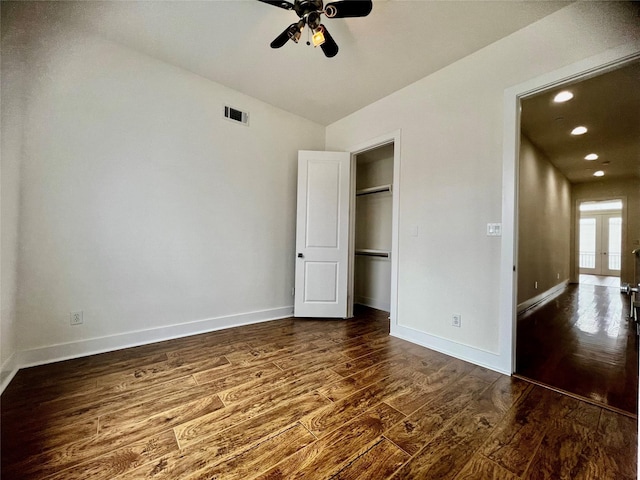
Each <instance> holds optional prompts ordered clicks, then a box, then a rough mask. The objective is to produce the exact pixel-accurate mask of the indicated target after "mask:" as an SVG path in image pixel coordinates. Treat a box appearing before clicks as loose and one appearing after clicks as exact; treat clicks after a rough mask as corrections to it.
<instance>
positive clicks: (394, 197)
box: [347, 130, 401, 328]
mask: <svg viewBox="0 0 640 480" xmlns="http://www.w3.org/2000/svg"><path fill="white" fill-rule="evenodd" d="M400 136H401V131H400V130H395V131H393V132H389V133H386V134H383V135H380V136H378V137H375V138H372V139H370V140H367V141H366V142H363V143H360V144H358V145H355V146H353V147H351V148H349V149H347V151H348V152H349V153H350V154H351V193H350V210H349V211H350V215H349V216H350V218H349V277H348V281H347V282H348V291H347V316H348V317H353V302H354V274H355V252H356V250H355V248H356V247H355V244H356V235H355V231H356V230H355V225H356V223H355V222H356V175H355V173H356V163H357V161H356V159H357V156H358V155H360V154H362V153H365V152H368V151H369V150H374V149H376V148H378V147H383V146H385V145H389V144H393V188H392V190H391V296H390V299H389V305H390V307H389V310H390V312H389V320H390V322H391V325H392V328H393V325H397V322H398V251H399V248H398V240H399V224H400V218H399V217H400Z"/></svg>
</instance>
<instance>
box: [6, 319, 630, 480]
mask: <svg viewBox="0 0 640 480" xmlns="http://www.w3.org/2000/svg"><path fill="white" fill-rule="evenodd" d="M388 331H389V323H388V320H387V319H386V314H384V313H381V312H376V311H374V310H364V311H362V312H361V313H360V314H359V315H358V317H357V318H356V319H353V320H349V321H343V320H306V319H285V320H278V321H273V322H268V323H263V324H258V325H251V326H245V327H239V328H234V329H229V330H224V331H220V332H214V333H209V334H204V335H198V336H193V337H189V338H183V339H177V340H172V341H168V342H162V343H157V344H153V345H146V346H141V347H136V348H131V349H127V350H121V351H117V352H111V353H105V354H102V355H95V356H91V357H86V358H81V359H77V360H69V361H65V362H60V363H56V364H51V365H46V366H42V367H35V368H30V369H25V370H21V371H20V372H19V373H18V375H17V376H16V377H15V379H14V380H13V381H12V382H11V384H10V385H9V387H8V388H7V389H6V391H5V392H4V394H3V395H2V398H1V399H0V401H1V410H2V425H1V428H2V445H1V447H2V467H1V468H2V478H3V479H16V480H19V479H49V480H54V479H55V480H62V479H64V480H73V479H83V480H86V479H105V480H106V479H109V480H113V479H172V480H175V479H181V480H182V479H186V480H195V479H242V480H245V479H276V478H278V479H293V478H310V479H329V478H334V479H376V480H378V479H385V478H394V479H436V478H438V479H439V478H443V479H501V480H503V479H506V480H509V479H612V480H613V479H616V480H620V479H632V478H636V473H635V472H636V461H637V460H636V445H637V436H636V435H637V434H636V432H637V427H636V421H635V420H634V419H632V418H630V417H628V416H624V415H620V414H617V413H614V412H611V411H608V410H603V409H602V408H600V407H597V406H594V405H591V404H587V403H584V402H581V401H579V400H576V399H575V398H571V397H568V396H564V395H562V394H559V393H556V392H553V391H551V390H548V389H544V388H541V387H538V386H536V385H533V384H530V383H527V382H525V381H522V380H518V379H515V378H511V377H508V376H504V375H500V374H497V373H495V372H492V371H489V370H486V369H483V368H480V367H476V366H474V365H471V364H469V363H465V362H463V361H460V360H457V359H454V358H451V357H448V356H446V355H442V354H439V353H436V352H433V351H431V350H428V349H425V348H422V347H418V346H416V345H413V344H410V343H408V342H405V341H402V340H399V339H395V338H392V337H390V336H389V335H388Z"/></svg>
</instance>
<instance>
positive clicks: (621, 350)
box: [516, 284, 638, 415]
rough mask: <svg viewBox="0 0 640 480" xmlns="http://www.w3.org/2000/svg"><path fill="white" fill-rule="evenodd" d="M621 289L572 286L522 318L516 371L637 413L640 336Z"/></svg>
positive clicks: (518, 335) (627, 299)
mask: <svg viewBox="0 0 640 480" xmlns="http://www.w3.org/2000/svg"><path fill="white" fill-rule="evenodd" d="M628 313H629V297H627V296H626V295H621V294H620V289H619V288H611V287H603V286H597V285H588V284H579V285H576V284H571V285H569V286H568V287H567V289H566V290H565V291H564V292H562V293H561V294H560V295H558V296H556V297H555V298H553V299H551V300H549V301H547V302H545V303H543V304H541V305H540V306H538V307H535V308H533V309H531V310H529V311H527V312H525V313H524V314H522V315H521V316H520V317H519V318H518V330H517V338H518V340H517V347H516V372H517V373H518V374H520V375H523V376H525V377H528V378H531V379H533V380H536V381H539V382H541V383H544V384H548V385H551V386H553V387H556V388H559V389H562V390H565V391H567V392H571V393H574V394H576V395H580V396H582V397H586V398H588V399H591V400H593V401H595V402H598V403H601V404H604V405H608V406H611V407H613V408H617V409H620V410H623V411H625V412H629V413H631V414H634V415H635V414H637V411H638V410H637V409H638V336H637V335H636V328H635V325H634V324H633V322H632V321H629V320H628V319H627V315H628Z"/></svg>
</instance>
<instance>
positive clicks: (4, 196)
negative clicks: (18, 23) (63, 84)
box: [0, 6, 26, 391]
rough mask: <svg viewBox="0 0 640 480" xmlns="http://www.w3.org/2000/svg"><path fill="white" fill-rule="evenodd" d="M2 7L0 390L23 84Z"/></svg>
mask: <svg viewBox="0 0 640 480" xmlns="http://www.w3.org/2000/svg"><path fill="white" fill-rule="evenodd" d="M1 8H2V14H3V15H2V28H1V30H2V57H1V62H2V63H1V66H0V72H1V82H2V88H1V89H0V113H1V120H0V126H1V135H0V139H1V144H0V151H1V155H0V159H1V167H0V192H1V195H0V197H1V198H0V205H1V212H0V217H1V218H2V222H1V223H0V247H1V248H0V270H1V276H0V367H1V368H0V391H2V389H3V387H4V386H5V385H6V384H7V382H8V381H9V380H10V379H11V377H12V375H13V373H15V368H16V362H15V360H16V358H15V355H14V354H15V352H16V294H17V264H18V214H19V183H20V156H21V152H22V127H23V115H24V85H25V82H26V76H25V69H24V58H23V56H22V53H23V49H22V45H23V42H24V31H21V30H13V31H11V30H7V29H5V21H4V20H5V8H4V6H2V7H1Z"/></svg>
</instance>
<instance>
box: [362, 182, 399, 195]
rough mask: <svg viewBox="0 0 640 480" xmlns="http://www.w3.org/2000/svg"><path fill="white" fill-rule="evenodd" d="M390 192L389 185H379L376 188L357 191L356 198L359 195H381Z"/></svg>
mask: <svg viewBox="0 0 640 480" xmlns="http://www.w3.org/2000/svg"><path fill="white" fill-rule="evenodd" d="M390 191H391V184H389V185H380V186H378V187H370V188H363V189H362V190H357V191H356V197H359V196H361V195H371V194H372V193H381V192H390Z"/></svg>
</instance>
